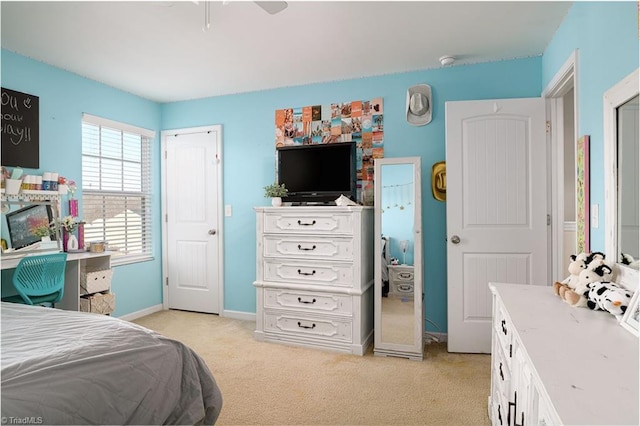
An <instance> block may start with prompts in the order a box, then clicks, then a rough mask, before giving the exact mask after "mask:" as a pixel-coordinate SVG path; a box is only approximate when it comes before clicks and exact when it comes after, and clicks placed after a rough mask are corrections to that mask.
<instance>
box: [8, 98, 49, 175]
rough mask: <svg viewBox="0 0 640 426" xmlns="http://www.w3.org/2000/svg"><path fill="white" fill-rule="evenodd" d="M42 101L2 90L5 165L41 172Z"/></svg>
mask: <svg viewBox="0 0 640 426" xmlns="http://www.w3.org/2000/svg"><path fill="white" fill-rule="evenodd" d="M39 109H40V98H38V97H37V96H33V95H28V94H26V93H22V92H16V91H15V90H10V89H5V88H4V87H3V88H2V117H0V118H1V120H0V123H1V124H2V165H3V166H14V167H17V166H20V167H26V168H30V169H38V168H40V115H39Z"/></svg>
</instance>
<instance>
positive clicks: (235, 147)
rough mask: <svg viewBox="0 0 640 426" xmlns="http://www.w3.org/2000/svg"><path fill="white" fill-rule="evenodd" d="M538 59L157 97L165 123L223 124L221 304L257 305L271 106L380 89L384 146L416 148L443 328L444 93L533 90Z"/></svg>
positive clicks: (429, 278)
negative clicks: (410, 104)
mask: <svg viewBox="0 0 640 426" xmlns="http://www.w3.org/2000/svg"><path fill="white" fill-rule="evenodd" d="M540 67H541V58H540V57H537V58H529V59H521V60H513V61H504V62H494V63H487V64H479V65H473V66H464V67H453V68H447V69H434V70H426V71H420V72H412V73H404V74H395V75H387V76H383V77H373V78H362V79H356V80H348V81H341V82H333V83H326V84H314V85H307V86H301V87H290V88H284V89H277V90H268V91H261V92H254V93H247V94H242V95H234V96H223V97H215V98H208V99H202V100H198V101H189V102H178V103H171V104H166V105H163V107H162V125H163V127H164V129H175V128H183V127H194V126H204V125H210V124H222V125H223V168H224V170H223V173H224V203H225V204H230V205H232V207H233V216H231V217H225V226H224V232H225V238H224V240H225V241H224V253H225V260H224V274H225V277H224V281H225V301H224V305H225V309H227V310H232V311H241V312H255V309H256V299H255V288H254V287H253V284H252V283H253V281H254V279H255V260H254V259H255V250H256V249H255V244H256V242H255V215H254V211H253V207H254V206H260V205H267V204H268V200H266V199H265V198H264V197H263V193H262V187H263V186H265V185H266V184H268V183H271V182H272V181H273V180H274V167H275V166H274V161H275V160H274V159H275V157H274V152H275V140H274V137H275V133H274V119H275V110H276V109H280V108H285V107H298V106H305V105H318V104H320V105H326V104H331V103H334V102H346V101H352V100H358V99H371V98H374V97H382V98H383V100H384V122H385V126H384V148H385V156H386V157H410V156H420V157H421V158H422V170H423V183H422V199H423V206H422V212H423V230H424V270H425V277H426V279H425V310H426V314H427V317H428V318H429V319H430V320H431V321H434V322H436V323H437V324H438V325H439V326H440V328H441V329H443V330H446V306H447V284H446V269H447V268H446V246H445V230H446V229H445V227H446V224H445V204H444V203H442V202H439V201H436V200H435V199H434V198H433V197H432V195H431V190H430V187H431V186H430V176H429V171H430V170H431V166H432V165H433V163H435V162H438V161H442V160H444V159H445V122H444V103H445V102H447V101H453V100H465V99H491V98H514V97H529V96H540V92H541V90H540V87H541V80H540ZM418 83H427V84H430V85H431V87H432V90H433V103H434V111H433V121H432V122H431V123H430V124H429V125H427V126H422V127H415V126H411V125H409V124H408V123H407V122H406V120H405V101H406V90H407V88H408V87H410V86H412V85H414V84H418ZM428 327H432V326H430V325H428Z"/></svg>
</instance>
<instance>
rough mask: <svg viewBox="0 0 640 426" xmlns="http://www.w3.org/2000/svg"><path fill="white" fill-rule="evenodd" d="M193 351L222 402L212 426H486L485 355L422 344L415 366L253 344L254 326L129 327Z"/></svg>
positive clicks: (154, 320) (177, 321)
mask: <svg viewBox="0 0 640 426" xmlns="http://www.w3.org/2000/svg"><path fill="white" fill-rule="evenodd" d="M134 322H136V323H138V324H141V325H143V326H145V327H148V328H150V329H152V330H155V331H157V332H159V333H161V334H163V335H165V336H167V337H170V338H173V339H176V340H179V341H181V342H183V343H185V344H186V345H188V346H189V347H191V348H193V349H194V350H195V351H196V352H197V353H198V354H199V355H200V356H201V357H202V358H203V359H204V360H205V361H206V363H207V365H208V366H209V367H210V368H211V371H213V374H214V376H215V378H216V381H217V382H218V386H220V389H221V391H222V395H223V398H224V403H223V407H222V413H221V414H220V417H219V418H218V424H219V425H250V424H251V425H479V426H481V425H489V424H490V422H489V419H488V417H487V396H488V395H489V387H490V384H489V381H490V369H491V367H490V357H489V355H467V354H449V353H447V351H446V344H430V345H427V346H426V350H425V359H424V360H423V361H422V362H418V361H411V360H407V359H401V358H385V357H374V356H373V352H372V350H371V348H370V349H369V351H368V352H367V354H366V355H365V356H362V357H361V356H357V355H344V354H338V353H333V352H328V351H323V350H316V349H305V348H297V347H291V346H285V345H280V344H274V343H263V342H258V341H256V340H254V338H253V330H254V326H255V323H254V322H251V321H241V320H235V319H229V318H222V317H218V316H216V315H207V314H197V313H192V312H182V311H162V312H157V313H155V314H152V315H149V316H147V317H144V318H140V319H138V320H136V321H134Z"/></svg>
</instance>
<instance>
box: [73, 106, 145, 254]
mask: <svg viewBox="0 0 640 426" xmlns="http://www.w3.org/2000/svg"><path fill="white" fill-rule="evenodd" d="M85 124H86V125H92V126H97V127H98V132H99V134H98V144H99V147H100V149H99V152H98V155H95V154H93V153H92V154H89V153H87V152H86V151H85V144H86V143H87V141H86V139H85V129H84V126H85ZM102 128H108V129H109V130H110V131H114V130H115V131H116V132H119V133H120V149H121V150H122V151H124V149H125V144H126V140H125V138H124V135H125V133H127V134H133V135H136V136H140V143H141V146H140V149H141V152H140V163H139V164H140V173H141V177H140V181H139V185H140V191H136V190H133V191H130V190H124V188H123V189H121V190H114V189H102V188H98V189H91V188H89V187H88V186H87V183H86V182H85V179H84V176H85V173H86V171H85V167H91V166H86V165H85V158H88V157H91V158H94V159H98V162H99V163H102V161H103V160H104V159H108V160H109V161H111V162H113V161H116V162H117V163H120V164H121V170H120V172H121V173H122V174H123V175H124V173H125V167H124V165H125V164H126V163H127V160H126V159H125V158H124V157H125V156H124V154H123V155H122V156H121V157H120V158H116V159H115V160H114V158H111V157H109V156H107V155H103V153H102V151H101V147H102V144H103V143H104V141H103V140H102ZM154 138H155V132H154V131H151V130H147V129H144V128H141V127H137V126H132V125H129V124H126V123H121V122H117V121H113V120H108V119H105V118H102V117H97V116H94V115H90V114H86V113H84V114H83V115H82V137H81V139H82V165H81V167H82V174H83V179H82V197H83V203H82V209H83V211H82V214H83V215H84V209H85V207H86V204H85V202H84V200H85V197H86V198H87V199H89V197H92V198H95V197H97V198H98V201H96V202H92V203H91V205H92V206H95V207H97V208H102V209H104V208H105V206H107V205H109V198H113V197H115V198H119V199H121V200H122V202H123V203H124V204H125V205H126V204H127V203H131V202H134V203H139V205H140V206H142V207H140V210H141V211H142V213H141V217H140V225H138V226H137V227H136V228H132V226H133V225H127V224H126V223H125V224H123V225H122V226H120V227H118V226H116V228H119V229H118V232H121V233H122V234H123V235H126V233H127V230H132V229H133V231H134V232H137V233H138V234H140V235H141V237H140V238H141V242H140V244H141V248H140V251H139V252H134V253H127V252H126V251H124V252H119V251H115V252H113V253H112V256H111V264H112V265H113V266H117V265H125V264H131V263H138V262H145V261H150V260H154V258H155V256H154V249H153V245H154V238H153V237H154V235H153V221H154V216H155V215H154V211H153V161H152V160H153V152H152V151H153V140H154ZM99 169H100V171H103V170H104V168H103V166H102V165H101V166H100V167H99ZM99 174H100V172H99ZM136 183H138V182H136ZM100 198H101V201H100ZM132 200H134V201H132ZM136 200H137V201H136ZM126 210H129V209H126ZM102 218H103V219H104V220H105V221H106V220H107V215H106V214H104V213H103V215H102ZM124 220H125V222H126V221H128V220H130V219H128V218H125V219H124ZM85 227H86V225H85ZM111 230H112V231H113V229H111ZM102 232H103V234H104V233H106V232H107V227H106V226H105V225H103V229H102ZM87 233H89V232H88V230H85V236H86V235H87ZM125 238H126V237H125ZM125 248H126V246H125Z"/></svg>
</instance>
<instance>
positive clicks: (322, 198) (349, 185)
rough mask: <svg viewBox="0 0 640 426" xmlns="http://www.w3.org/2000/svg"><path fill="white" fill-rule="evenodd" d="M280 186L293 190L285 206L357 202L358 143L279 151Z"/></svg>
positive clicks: (313, 145)
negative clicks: (343, 200)
mask: <svg viewBox="0 0 640 426" xmlns="http://www.w3.org/2000/svg"><path fill="white" fill-rule="evenodd" d="M277 157H278V183H279V184H283V183H284V185H285V187H286V188H287V189H288V190H289V192H288V193H287V196H286V197H283V198H282V201H284V202H291V203H292V204H294V205H296V204H303V205H304V204H319V205H322V204H328V205H331V204H335V203H334V201H335V200H336V199H337V198H339V197H340V195H344V196H345V197H348V198H350V199H351V200H353V201H355V200H356V179H357V175H356V143H355V142H338V143H330V144H312V145H289V146H283V147H278V148H277Z"/></svg>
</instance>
